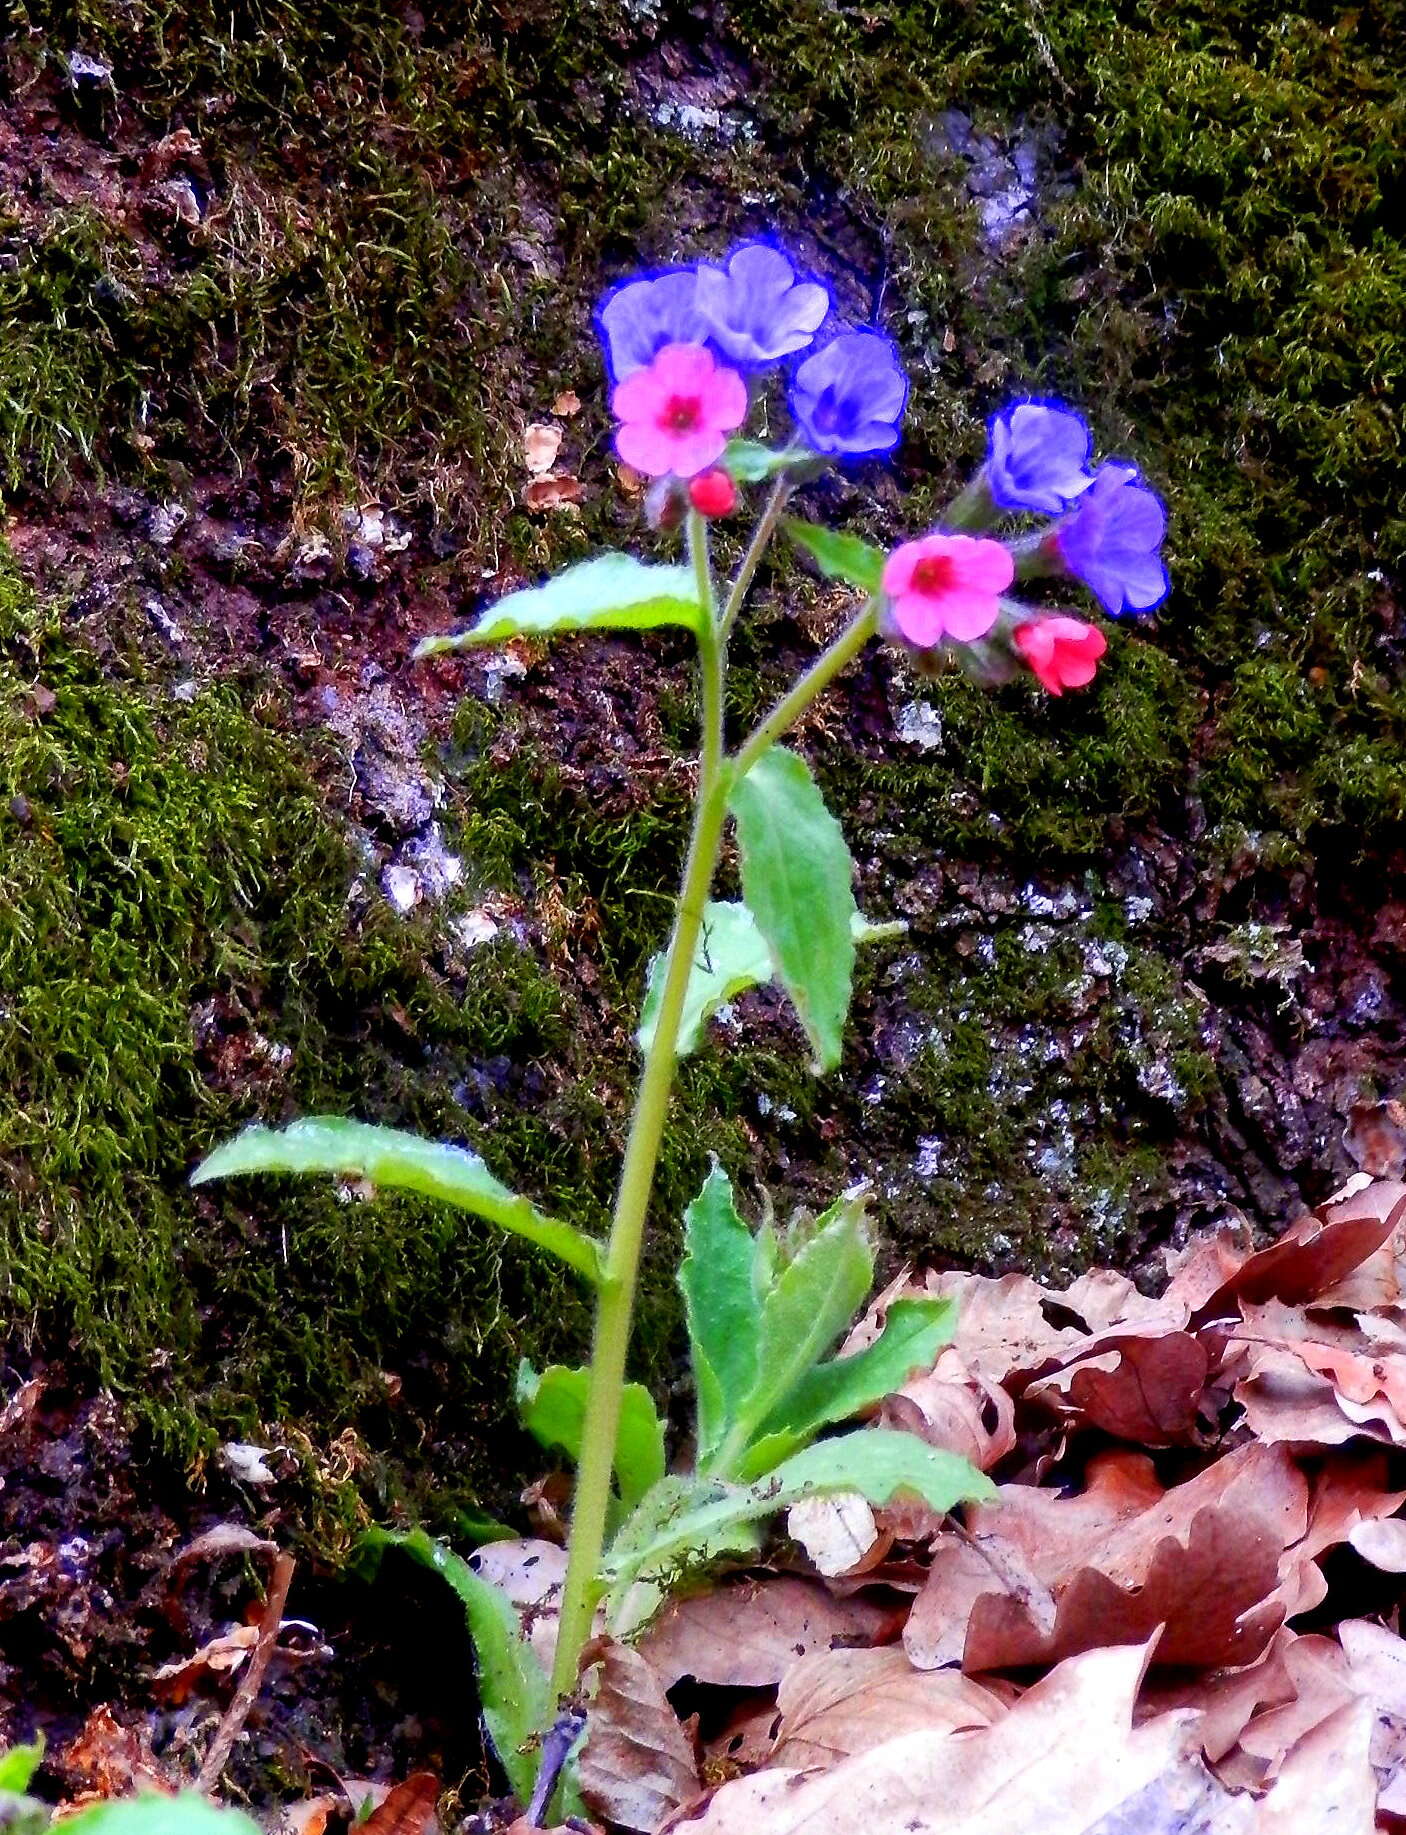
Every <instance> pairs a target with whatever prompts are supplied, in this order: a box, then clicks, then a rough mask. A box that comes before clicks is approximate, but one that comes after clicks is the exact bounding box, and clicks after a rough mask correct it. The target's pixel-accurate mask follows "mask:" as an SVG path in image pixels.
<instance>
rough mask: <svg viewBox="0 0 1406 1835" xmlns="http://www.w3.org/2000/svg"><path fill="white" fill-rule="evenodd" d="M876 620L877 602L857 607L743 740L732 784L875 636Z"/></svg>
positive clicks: (875, 600)
mask: <svg viewBox="0 0 1406 1835" xmlns="http://www.w3.org/2000/svg"><path fill="white" fill-rule="evenodd" d="M878 621H879V602H878V600H877V599H870V600H868V601H866V603H865V604H864V605H862V606H861V607H860V609H859V610H858V612H856V613H855V615H854V617H853V618H852V619H851V620H850V622H849V623H848V624H847V625H846V626H845V628H844V630H843V631H841V632H840V634H839V636H838V637H837V638H836V639H835V641H834V642H833V643H832V644H831V645H830V646H829V648H828V649H825V650H822V651H821V652H820V655H819V656H817V657H816V659H815V661H814V662H813V663H812V664H811V666H810V668H809V669H807V670H806V672H805V674H804V675H803V676H802V677H801V679H800V680H799V681H798V682H797V683H796V685H795V687H794V688H792V689H791V690H790V692H789V693H788V694H784V695H783V696H782V697H781V699H780V700H779V701H778V702H777V703H776V706H775V707H773V708H772V710H771V712H770V713H769V714H768V715H767V716H766V718H765V719H764V720H763V721H762V722H761V723H760V725H759V726H758V727H757V728H756V730H755V731H754V732H753V733H752V734H751V735H750V736H749V737H748V738H747V739H746V740H744V742H743V744H742V746H741V747H740V749H739V750H738V752H737V755H736V757H735V758H734V759H733V761H732V775H733V781H734V782H735V781H736V780H737V779H738V778H741V777H745V776H746V774H747V772H748V771H750V770H751V768H752V766H753V765H754V764H755V763H756V762H757V760H758V759H759V758H760V757H761V755H762V753H763V752H765V750H766V749H767V747H768V746H769V745H774V744H775V742H776V741H777V740H778V739H779V738H780V737H781V735H782V734H783V733H784V732H786V731H787V729H788V728H789V727H792V726H794V725H795V723H796V721H797V720H798V719H799V718H800V717H801V715H802V714H803V713H804V712H805V710H806V709H807V708H808V707H809V706H810V704H811V702H812V701H813V700H815V698H816V697H817V695H820V694H822V693H823V692H824V690H825V689H827V688H828V687H829V686H830V684H831V682H832V681H834V679H835V677H836V676H837V675H838V674H839V673H840V671H841V670H842V669H845V668H847V667H848V665H849V664H850V663H852V662H853V661H854V659H855V657H856V656H858V654H859V652H860V651H861V650H862V649H863V648H864V646H865V644H867V643H868V641H869V639H870V638H871V637H872V636H873V635H874V632H875V630H876V629H877V627H878Z"/></svg>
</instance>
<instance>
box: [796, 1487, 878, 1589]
mask: <svg viewBox="0 0 1406 1835" xmlns="http://www.w3.org/2000/svg"><path fill="white" fill-rule="evenodd" d="M786 1533H787V1535H788V1536H789V1537H790V1538H791V1540H792V1541H793V1542H795V1543H798V1544H799V1546H800V1547H801V1548H803V1549H804V1550H805V1552H806V1554H807V1555H808V1556H809V1557H810V1562H811V1565H812V1566H813V1567H814V1569H815V1571H816V1573H818V1574H824V1575H826V1576H827V1577H835V1578H838V1577H839V1576H840V1575H842V1574H860V1573H864V1572H865V1571H866V1570H867V1569H868V1568H871V1567H873V1566H874V1565H875V1564H876V1563H877V1562H880V1561H882V1560H883V1558H884V1556H885V1555H886V1554H887V1553H888V1551H889V1549H890V1548H891V1547H892V1546H893V1537H892V1535H888V1534H884V1533H882V1532H881V1531H880V1529H879V1527H878V1525H877V1523H875V1521H874V1512H873V1510H872V1509H871V1508H870V1506H869V1504H868V1502H867V1501H866V1500H865V1499H864V1498H862V1497H861V1496H860V1495H859V1493H858V1492H857V1491H840V1492H837V1493H836V1494H834V1495H833V1496H829V1497H806V1498H802V1499H801V1501H800V1502H799V1503H798V1504H792V1506H791V1508H790V1509H789V1510H788V1511H787V1512H786Z"/></svg>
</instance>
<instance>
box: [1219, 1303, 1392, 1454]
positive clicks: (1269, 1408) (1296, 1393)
mask: <svg viewBox="0 0 1406 1835" xmlns="http://www.w3.org/2000/svg"><path fill="white" fill-rule="evenodd" d="M1242 1313H1243V1322H1242V1323H1241V1324H1240V1325H1238V1326H1236V1327H1234V1328H1233V1329H1232V1331H1231V1332H1230V1333H1229V1335H1228V1337H1227V1341H1226V1345H1227V1352H1228V1353H1230V1352H1233V1351H1236V1350H1239V1351H1242V1352H1243V1353H1244V1360H1245V1371H1246V1374H1245V1375H1244V1376H1243V1377H1242V1378H1241V1380H1240V1381H1239V1382H1238V1383H1237V1384H1236V1387H1235V1399H1236V1400H1237V1401H1238V1402H1239V1403H1240V1405H1241V1406H1242V1407H1243V1408H1244V1410H1245V1414H1246V1419H1247V1420H1248V1421H1249V1423H1250V1425H1251V1427H1252V1428H1253V1429H1254V1431H1255V1433H1256V1434H1257V1435H1258V1436H1259V1437H1260V1438H1261V1439H1262V1440H1268V1441H1284V1442H1287V1443H1290V1444H1298V1445H1314V1444H1317V1445H1323V1446H1337V1445H1342V1444H1343V1443H1344V1442H1345V1441H1347V1440H1349V1439H1355V1438H1358V1437H1359V1436H1366V1437H1368V1438H1371V1439H1376V1440H1386V1441H1390V1442H1391V1443H1392V1444H1394V1445H1397V1446H1402V1445H1406V1329H1404V1328H1403V1327H1402V1326H1401V1325H1400V1324H1398V1323H1397V1322H1396V1321H1395V1320H1394V1319H1393V1318H1391V1317H1390V1316H1388V1315H1387V1314H1384V1313H1364V1314H1359V1315H1358V1316H1357V1318H1356V1319H1355V1320H1351V1321H1344V1320H1343V1319H1342V1318H1340V1317H1339V1316H1337V1315H1331V1316H1330V1315H1327V1314H1319V1313H1317V1312H1309V1311H1307V1310H1305V1309H1304V1308H1302V1307H1298V1306H1287V1305H1283V1304H1281V1303H1279V1302H1276V1301H1269V1302H1266V1303H1264V1304H1262V1305H1255V1304H1252V1303H1249V1302H1244V1303H1242Z"/></svg>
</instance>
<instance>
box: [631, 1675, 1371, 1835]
mask: <svg viewBox="0 0 1406 1835" xmlns="http://www.w3.org/2000/svg"><path fill="white" fill-rule="evenodd" d="M1148 1655H1149V1652H1148V1651H1147V1650H1146V1649H1142V1648H1138V1647H1136V1646H1133V1647H1129V1648H1124V1649H1112V1650H1094V1651H1089V1652H1087V1653H1086V1654H1085V1655H1083V1656H1079V1657H1074V1658H1071V1659H1070V1660H1069V1661H1067V1662H1064V1663H1061V1664H1060V1665H1059V1667H1058V1668H1056V1669H1055V1670H1053V1671H1052V1672H1051V1673H1050V1674H1049V1675H1048V1676H1046V1677H1045V1678H1044V1680H1043V1681H1041V1682H1037V1683H1036V1684H1035V1686H1034V1687H1033V1688H1031V1689H1030V1690H1029V1691H1028V1692H1027V1693H1026V1694H1025V1695H1023V1696H1021V1698H1020V1699H1019V1700H1018V1701H1017V1702H1016V1703H1015V1704H1014V1706H1013V1707H1012V1708H1011V1709H1010V1711H1009V1712H1008V1713H1006V1714H1005V1715H1003V1716H1001V1717H1000V1718H998V1719H997V1720H996V1721H995V1722H994V1723H993V1724H992V1725H991V1726H988V1727H984V1728H979V1729H978V1730H976V1731H974V1732H962V1733H946V1734H943V1733H933V1732H931V1731H919V1732H914V1733H907V1734H904V1735H903V1736H901V1737H900V1738H897V1739H891V1740H887V1741H885V1742H884V1743H883V1744H882V1745H880V1746H877V1747H874V1748H872V1749H870V1750H869V1751H866V1752H861V1753H859V1754H857V1755H856V1756H855V1757H853V1758H849V1759H845V1760H843V1761H841V1763H839V1764H838V1765H836V1766H834V1767H833V1768H832V1769H830V1770H828V1771H823V1772H819V1773H810V1774H807V1773H804V1772H801V1771H799V1770H797V1769H794V1768H781V1769H777V1770H768V1771H762V1772H758V1773H757V1774H756V1775H755V1776H754V1777H750V1778H740V1779H738V1780H737V1781H736V1782H734V1783H731V1784H724V1785H723V1786H722V1787H721V1788H720V1789H719V1790H717V1791H716V1792H715V1793H714V1794H713V1796H712V1797H711V1798H710V1799H709V1800H708V1802H707V1804H706V1805H705V1806H704V1808H703V1809H702V1811H701V1813H698V1814H685V1815H683V1816H679V1817H675V1818H674V1819H673V1820H672V1821H671V1822H670V1823H668V1824H667V1825H666V1827H667V1828H669V1829H672V1830H687V1831H688V1835H762V1832H763V1831H764V1832H765V1835H853V1832H854V1831H855V1830H856V1829H861V1830H872V1831H874V1832H875V1835H879V1832H881V1831H882V1832H883V1835H888V1832H889V1831H898V1830H902V1831H903V1832H904V1835H1015V1832H1016V1831H1024V1830H1035V1831H1039V1835H1094V1831H1096V1830H1097V1831H1099V1832H1100V1835H1111V1832H1112V1831H1113V1830H1115V1829H1120V1830H1122V1831H1126V1835H1133V1831H1136V1835H1173V1831H1174V1830H1180V1831H1183V1832H1184V1831H1186V1830H1187V1829H1188V1828H1196V1827H1204V1826H1207V1825H1206V1823H1205V1822H1202V1823H1200V1824H1198V1823H1196V1822H1195V1821H1194V1820H1193V1821H1190V1822H1188V1820H1187V1814H1188V1806H1190V1809H1192V1810H1195V1809H1196V1808H1197V1805H1198V1804H1215V1805H1217V1806H1219V1805H1221V1804H1224V1803H1230V1802H1231V1801H1232V1800H1231V1799H1229V1798H1228V1797H1227V1796H1226V1794H1225V1793H1224V1792H1223V1791H1222V1790H1221V1789H1220V1787H1219V1786H1218V1785H1217V1784H1216V1783H1215V1781H1214V1780H1213V1779H1212V1778H1211V1777H1210V1776H1209V1774H1207V1773H1206V1771H1205V1769H1204V1767H1203V1766H1202V1764H1201V1761H1200V1758H1199V1755H1197V1753H1196V1752H1195V1750H1194V1748H1195V1743H1196V1742H1195V1731H1194V1725H1195V1723H1194V1717H1193V1716H1191V1715H1183V1714H1164V1715H1160V1716H1159V1717H1158V1718H1156V1719H1155V1720H1151V1721H1147V1722H1145V1723H1144V1724H1143V1725H1142V1726H1140V1727H1137V1728H1134V1727H1133V1725H1132V1712H1133V1702H1134V1699H1135V1698H1136V1695H1137V1691H1138V1686H1139V1684H1140V1682H1141V1680H1142V1675H1143V1671H1144V1668H1145V1666H1146V1662H1147V1658H1148ZM1129 1805H1137V1806H1138V1815H1137V1819H1136V1820H1135V1821H1123V1822H1121V1823H1120V1822H1118V1821H1114V1820H1112V1819H1113V1818H1114V1817H1116V1816H1117V1815H1118V1813H1119V1812H1120V1810H1126V1809H1127V1807H1128V1806H1129ZM1198 1813H1199V1812H1198ZM1175 1817H1179V1818H1180V1820H1175V1819H1174V1818H1175ZM1215 1826H1217V1828H1218V1829H1219V1828H1224V1829H1227V1830H1229V1829H1233V1828H1235V1825H1234V1824H1233V1823H1231V1822H1226V1823H1224V1824H1217V1825H1215ZM1247 1826H1248V1825H1246V1824H1244V1823H1243V1822H1242V1823H1241V1824H1240V1827H1242V1828H1243V1827H1247ZM1237 1835H1238V1830H1237ZM1354 1835H1355V1832H1354Z"/></svg>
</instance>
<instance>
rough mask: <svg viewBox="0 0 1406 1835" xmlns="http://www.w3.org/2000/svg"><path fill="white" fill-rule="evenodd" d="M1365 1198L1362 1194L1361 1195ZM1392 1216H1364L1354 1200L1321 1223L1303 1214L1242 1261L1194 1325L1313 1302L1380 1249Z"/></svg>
mask: <svg viewBox="0 0 1406 1835" xmlns="http://www.w3.org/2000/svg"><path fill="white" fill-rule="evenodd" d="M1361 1195H1363V1196H1365V1194H1361ZM1393 1227H1394V1226H1393V1217H1392V1214H1391V1213H1388V1214H1387V1215H1386V1216H1379V1215H1377V1214H1376V1211H1375V1209H1373V1210H1372V1211H1370V1212H1367V1213H1365V1214H1364V1213H1363V1212H1362V1211H1361V1210H1360V1209H1359V1208H1358V1200H1352V1199H1350V1200H1349V1201H1348V1203H1347V1204H1345V1205H1340V1206H1338V1207H1336V1208H1335V1210H1334V1211H1333V1212H1332V1214H1331V1215H1330V1217H1329V1219H1328V1220H1327V1221H1326V1222H1325V1221H1324V1219H1323V1218H1322V1217H1320V1216H1315V1215H1314V1214H1313V1213H1311V1212H1310V1213H1307V1214H1306V1215H1304V1216H1303V1217H1301V1218H1299V1220H1298V1221H1297V1223H1294V1224H1292V1225H1291V1226H1290V1227H1289V1229H1287V1230H1286V1231H1285V1232H1284V1234H1283V1235H1282V1236H1281V1237H1280V1238H1279V1240H1278V1242H1276V1243H1273V1244H1271V1246H1270V1247H1269V1248H1268V1249H1261V1250H1260V1252H1259V1253H1258V1254H1257V1255H1251V1256H1249V1257H1247V1258H1246V1260H1245V1261H1243V1262H1242V1263H1241V1264H1240V1266H1239V1267H1238V1268H1237V1269H1236V1270H1235V1272H1234V1273H1233V1274H1232V1275H1231V1276H1230V1277H1229V1278H1228V1279H1227V1280H1226V1281H1225V1282H1224V1283H1223V1284H1222V1285H1221V1286H1220V1287H1219V1288H1218V1289H1217V1290H1216V1291H1215V1292H1214V1293H1213V1294H1212V1295H1211V1296H1210V1298H1209V1299H1208V1300H1206V1301H1205V1302H1204V1303H1203V1304H1202V1306H1201V1307H1200V1308H1199V1309H1198V1311H1197V1313H1196V1314H1195V1315H1194V1318H1193V1323H1195V1324H1201V1323H1205V1322H1207V1321H1209V1320H1212V1319H1223V1318H1228V1317H1233V1315H1234V1313H1235V1310H1236V1308H1237V1305H1263V1304H1264V1303H1265V1302H1266V1301H1268V1300H1278V1301H1281V1302H1282V1303H1283V1304H1284V1305H1286V1306H1296V1305H1301V1304H1303V1303H1304V1302H1307V1301H1312V1300H1316V1299H1317V1298H1318V1297H1319V1296H1320V1295H1321V1294H1323V1293H1325V1292H1327V1291H1328V1290H1329V1289H1330V1288H1332V1287H1333V1286H1334V1285H1335V1284H1336V1283H1337V1282H1339V1281H1341V1280H1343V1279H1345V1278H1346V1276H1348V1275H1349V1274H1351V1272H1352V1271H1353V1269H1354V1268H1358V1267H1360V1266H1361V1265H1362V1263H1363V1262H1365V1261H1366V1260H1367V1258H1368V1256H1370V1255H1372V1254H1374V1253H1375V1252H1376V1251H1377V1250H1378V1249H1380V1248H1381V1246H1382V1244H1383V1243H1384V1242H1385V1241H1386V1240H1387V1238H1388V1237H1389V1236H1390V1235H1391V1233H1392V1229H1393Z"/></svg>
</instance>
